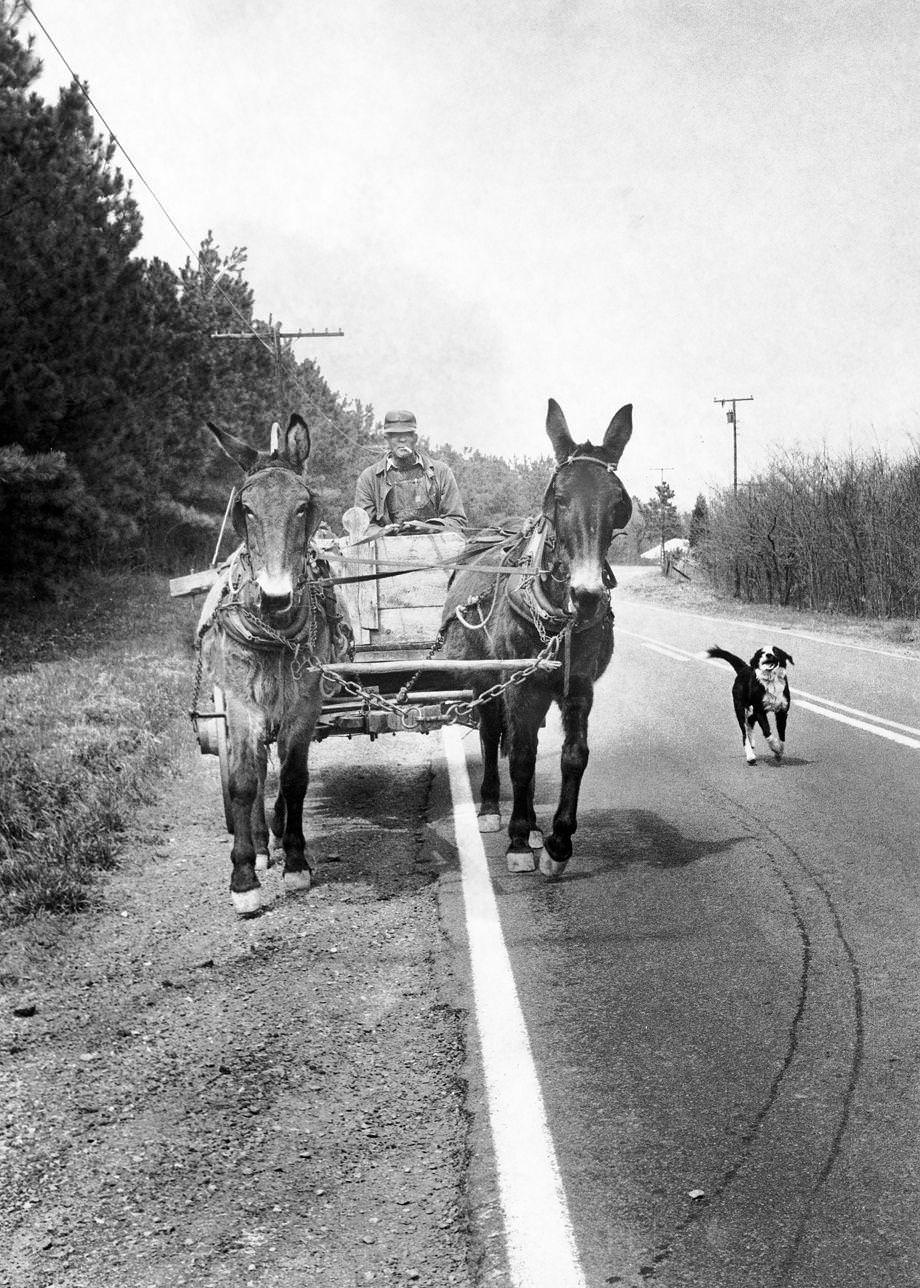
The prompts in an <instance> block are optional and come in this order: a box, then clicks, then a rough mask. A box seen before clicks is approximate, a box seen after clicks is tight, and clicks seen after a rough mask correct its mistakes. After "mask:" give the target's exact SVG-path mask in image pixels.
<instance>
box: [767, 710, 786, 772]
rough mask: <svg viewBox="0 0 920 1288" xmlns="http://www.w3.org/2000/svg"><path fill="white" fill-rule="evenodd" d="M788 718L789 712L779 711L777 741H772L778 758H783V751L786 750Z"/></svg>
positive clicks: (774, 753)
mask: <svg viewBox="0 0 920 1288" xmlns="http://www.w3.org/2000/svg"><path fill="white" fill-rule="evenodd" d="M786 719H787V714H786V712H785V711H777V713H776V742H775V743H774V742H771V743H770V746H771V747H772V748H773V755H774V756H775V757H776V759H777V760H782V758H783V752H784V751H785V750H786Z"/></svg>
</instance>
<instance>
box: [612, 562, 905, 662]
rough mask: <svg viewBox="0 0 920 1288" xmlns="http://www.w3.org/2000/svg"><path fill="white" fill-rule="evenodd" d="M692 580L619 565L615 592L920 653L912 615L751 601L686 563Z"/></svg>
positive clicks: (708, 613) (698, 611)
mask: <svg viewBox="0 0 920 1288" xmlns="http://www.w3.org/2000/svg"><path fill="white" fill-rule="evenodd" d="M685 568H686V571H687V572H689V574H690V580H689V581H687V580H685V579H684V578H683V577H681V576H679V575H677V574H675V573H673V572H672V573H671V575H670V576H668V577H664V576H663V575H662V574H661V572H660V570H659V569H658V568H657V567H653V568H652V569H648V568H642V569H635V570H634V569H632V568H631V567H627V568H621V567H617V568H616V569H615V572H616V575H617V578H618V580H619V589H618V590H617V591H616V592H615V594H616V595H623V596H628V597H629V598H632V599H644V600H647V601H648V602H649V603H657V604H661V605H662V606H664V607H673V608H680V609H682V610H684V611H685V612H688V613H700V614H702V615H703V616H713V617H737V618H739V619H740V618H744V619H745V620H746V621H752V620H753V621H758V622H763V623H764V624H766V625H768V626H775V627H776V628H777V629H780V628H783V629H787V630H797V631H813V632H815V633H816V634H823V635H835V636H838V637H839V638H841V639H844V640H847V641H849V642H864V643H870V644H874V645H876V646H878V647H880V648H892V649H894V650H896V651H900V652H904V653H914V654H915V653H920V621H917V620H916V619H914V618H907V617H881V618H873V617H853V616H850V615H848V614H846V613H830V612H828V613H817V612H811V611H808V610H805V609H796V608H788V607H787V608H784V607H782V606H779V605H776V604H760V603H747V602H742V601H741V600H738V599H733V598H728V597H726V596H723V595H719V594H717V593H716V591H714V590H713V588H712V586H711V584H710V582H709V579H708V578H707V576H706V574H705V572H704V571H703V570H702V569H701V568H698V567H695V566H693V565H691V564H687V565H685Z"/></svg>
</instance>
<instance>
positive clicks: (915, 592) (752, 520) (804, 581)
mask: <svg viewBox="0 0 920 1288" xmlns="http://www.w3.org/2000/svg"><path fill="white" fill-rule="evenodd" d="M699 505H700V503H699V502H697V509H695V510H694V519H693V521H692V523H691V530H690V537H691V542H692V545H693V547H694V550H695V553H696V557H697V559H698V561H699V562H700V564H701V565H702V566H703V568H704V569H705V570H706V571H707V572H708V573H709V575H710V577H711V579H712V582H713V585H714V586H715V588H716V589H717V590H719V591H721V592H723V593H725V594H729V595H735V596H737V597H739V598H741V599H745V600H749V601H758V602H766V603H776V604H782V605H791V606H793V607H796V608H810V609H817V610H822V611H827V610H834V611H841V612H846V613H853V614H857V615H868V616H876V617H879V616H880V617H886V616H910V617H915V616H916V615H917V613H918V611H920V449H918V448H917V447H914V448H913V450H912V451H911V452H909V453H908V454H907V456H906V457H905V458H903V459H901V460H898V461H891V460H889V458H888V457H887V456H886V455H885V454H884V453H882V452H868V453H863V454H856V453H854V452H850V453H849V454H847V455H844V456H840V457H831V456H829V455H828V454H827V453H826V452H813V453H808V452H804V451H801V450H794V451H788V452H784V453H782V454H780V455H777V456H775V457H774V458H773V460H772V461H771V463H770V465H769V467H768V469H767V470H766V471H765V472H764V473H763V474H760V475H758V476H757V477H756V478H753V479H751V480H750V482H748V483H742V484H740V485H739V488H738V494H737V496H734V495H733V494H732V493H731V492H730V491H724V492H721V493H719V494H717V495H716V496H715V497H714V498H713V500H712V501H711V502H710V503H709V505H708V507H704V510H703V512H702V513H698V508H699Z"/></svg>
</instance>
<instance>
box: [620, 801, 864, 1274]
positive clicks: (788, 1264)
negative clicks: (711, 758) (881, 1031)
mask: <svg viewBox="0 0 920 1288" xmlns="http://www.w3.org/2000/svg"><path fill="white" fill-rule="evenodd" d="M700 790H701V792H702V793H703V794H705V795H710V796H712V797H716V798H718V800H719V802H720V805H721V806H722V807H723V808H726V809H727V810H728V811H729V812H730V813H731V814H732V815H733V816H734V817H735V819H736V820H737V821H738V822H740V823H742V824H743V825H744V826H746V827H749V828H752V829H753V828H756V829H759V830H760V834H761V835H765V836H768V837H769V838H770V841H771V842H772V843H773V844H772V845H771V846H768V845H766V844H764V845H762V847H761V849H762V853H763V854H764V855H765V857H766V859H767V860H768V862H769V865H770V868H771V870H772V872H773V874H774V876H775V877H776V878H777V880H778V881H779V883H780V885H781V886H782V888H783V891H784V894H785V896H786V899H787V900H788V903H789V908H790V911H791V913H792V917H793V920H794V922H795V926H796V930H797V933H798V937H799V942H800V944H801V963H800V966H799V980H798V993H797V999H796V1007H795V1011H794V1013H793V1015H792V1017H791V1019H790V1020H789V1028H788V1036H787V1042H786V1050H785V1053H784V1056H783V1059H782V1063H781V1065H780V1068H779V1069H778V1070H777V1072H776V1073H775V1074H774V1077H773V1079H772V1081H771V1084H770V1087H769V1090H768V1092H767V1095H766V1096H765V1098H764V1101H763V1104H762V1105H761V1107H760V1108H759V1109H758V1111H757V1112H756V1114H755V1115H754V1117H753V1118H752V1120H751V1122H750V1126H749V1127H748V1128H747V1130H746V1131H745V1132H744V1134H743V1136H742V1137H741V1141H740V1146H739V1151H738V1156H737V1158H736V1159H735V1161H734V1162H733V1163H732V1164H731V1165H730V1166H729V1167H728V1168H727V1169H726V1171H725V1172H724V1174H723V1175H722V1177H721V1179H720V1180H719V1181H718V1183H717V1184H716V1185H715V1186H714V1187H713V1188H712V1189H711V1191H710V1192H709V1195H708V1201H707V1203H706V1204H705V1205H704V1206H694V1207H690V1208H688V1209H687V1211H686V1212H685V1214H684V1216H683V1217H682V1218H681V1219H680V1220H679V1221H678V1222H677V1223H676V1224H675V1226H674V1231H673V1234H672V1236H671V1238H670V1239H668V1240H662V1241H661V1242H660V1243H659V1244H658V1245H657V1246H656V1247H655V1249H654V1251H653V1252H652V1254H651V1255H650V1257H649V1263H650V1264H646V1265H643V1266H642V1267H641V1268H640V1272H639V1273H640V1275H641V1276H642V1279H643V1281H645V1282H649V1281H650V1280H651V1278H652V1277H653V1276H655V1275H656V1274H658V1273H659V1272H660V1271H661V1270H663V1269H664V1268H665V1266H666V1265H667V1263H668V1262H670V1261H672V1260H673V1259H674V1256H675V1253H676V1252H677V1251H678V1247H677V1245H678V1244H679V1242H680V1240H681V1238H682V1236H684V1235H686V1234H687V1233H688V1232H689V1231H690V1230H691V1229H693V1228H694V1227H696V1226H698V1225H699V1224H700V1222H701V1221H702V1220H703V1219H705V1218H706V1217H707V1216H708V1215H711V1213H712V1209H713V1206H714V1205H715V1204H716V1203H720V1202H723V1201H724V1200H725V1199H726V1196H728V1195H729V1192H730V1190H731V1187H732V1185H733V1183H734V1182H735V1180H736V1179H737V1178H738V1176H739V1174H740V1173H741V1172H742V1170H743V1168H744V1166H745V1164H746V1163H747V1162H748V1161H749V1160H750V1159H751V1157H752V1155H753V1153H754V1149H755V1146H756V1142H757V1139H758V1137H759V1136H760V1135H761V1133H762V1131H763V1129H764V1127H765V1124H766V1123H767V1120H768V1119H769V1117H770V1114H771V1112H772V1111H773V1109H774V1108H775V1107H776V1106H777V1104H778V1102H780V1100H781V1094H782V1091H783V1088H784V1084H785V1083H786V1081H787V1080H788V1076H789V1074H790V1071H791V1069H792V1066H793V1063H794V1061H795V1057H796V1055H797V1054H798V1049H799V1039H800V1036H801V1033H802V1025H803V1022H804V1018H805V1012H806V1009H807V1004H808V1001H809V993H810V983H811V980H812V975H813V968H814V966H815V964H816V963H815V946H814V939H813V936H812V935H811V934H810V933H809V929H808V925H807V923H806V915H805V912H804V911H803V908H802V905H801V901H800V899H799V898H798V897H797V896H796V893H795V891H794V890H793V888H792V885H791V884H790V882H789V881H788V880H787V878H786V876H785V875H784V873H783V871H782V867H783V857H781V856H785V859H786V862H787V863H788V862H790V861H791V863H792V864H793V865H794V866H795V867H796V868H797V869H798V870H799V872H800V873H801V874H802V876H803V877H804V878H805V881H806V882H807V883H808V884H809V885H810V886H811V887H812V888H813V889H814V891H815V892H816V893H817V894H818V896H819V897H820V900H821V902H822V903H823V904H824V906H825V908H826V910H827V914H828V917H829V920H830V925H831V927H832V930H833V936H834V938H835V939H836V941H837V942H838V944H839V946H840V948H841V949H842V953H843V956H844V958H845V960H846V963H847V967H848V972H849V976H850V984H851V992H852V1017H853V1034H852V1052H851V1054H850V1056H849V1060H848V1066H849V1067H848V1074H847V1084H846V1087H845V1088H844V1090H843V1092H842V1095H841V1104H840V1109H839V1110H838V1112H837V1120H836V1123H835V1126H834V1130H833V1134H832V1136H831V1140H830V1142H829V1144H828V1147H827V1153H826V1156H825V1158H824V1161H823V1163H822V1165H821V1167H820V1169H819V1170H818V1172H817V1174H816V1176H815V1178H814V1180H813V1181H812V1183H811V1186H810V1188H809V1192H808V1195H807V1197H806V1198H805V1200H804V1203H803V1205H802V1207H801V1210H800V1212H799V1214H798V1220H797V1222H796V1226H795V1233H794V1234H793V1236H792V1238H791V1240H790V1242H789V1246H788V1248H787V1250H786V1252H785V1254H784V1255H783V1257H782V1260H781V1261H780V1262H779V1264H778V1265H777V1267H776V1272H775V1275H774V1278H773V1285H774V1288H784V1285H785V1284H787V1283H788V1281H789V1277H790V1274H791V1272H792V1270H793V1268H794V1266H795V1262H796V1259H797V1257H798V1255H799V1251H800V1249H801V1245H802V1242H803V1240H804V1237H805V1233H806V1230H807V1228H808V1224H809V1221H810V1220H811V1216H812V1213H813V1211H814V1206H815V1203H816V1201H817V1197H818V1194H819V1192H820V1191H821V1189H822V1188H823V1187H824V1185H826V1183H827V1181H828V1178H829V1177H830V1175H831V1172H832V1171H833V1168H834V1164H835V1162H836V1161H837V1158H838V1157H839V1154H840V1150H841V1146H842V1143H843V1138H844V1135H845V1133H846V1129H847V1126H848V1125H849V1121H850V1117H851V1113H852V1107H853V1100H854V1096H855V1092H856V1086H857V1084H858V1081H859V1075H860V1071H861V1068H862V1063H863V1058H864V1052H865V1033H864V1004H863V993H862V980H861V976H860V971H859V966H858V963H857V961H856V956H855V954H854V952H853V949H852V946H851V945H850V942H849V940H848V939H847V937H846V933H845V931H844V929H843V923H842V921H841V919H840V914H839V912H838V910H837V906H836V904H835V903H834V900H833V898H832V896H831V894H830V892H829V891H828V889H827V887H826V886H825V885H824V883H823V882H822V881H821V879H820V878H819V877H818V876H816V875H815V874H814V873H813V872H812V871H811V870H810V868H809V867H808V865H807V863H806V862H805V860H804V859H803V858H802V856H801V855H800V854H799V853H798V851H797V850H796V849H795V848H794V847H793V846H792V845H790V844H789V842H788V841H787V840H786V839H785V838H784V837H782V836H781V835H780V834H779V833H778V832H777V831H776V830H775V829H774V828H773V827H772V826H771V825H770V824H769V823H768V822H767V821H766V820H765V819H762V818H760V817H759V816H758V815H757V814H756V813H754V811H752V810H750V809H748V808H746V807H745V806H742V805H740V804H739V802H738V801H736V800H735V799H734V798H733V797H731V796H729V795H728V794H725V793H723V792H721V791H719V789H718V788H714V787H711V786H708V787H706V788H705V789H704V788H702V787H701V788H700ZM774 851H775V852H774Z"/></svg>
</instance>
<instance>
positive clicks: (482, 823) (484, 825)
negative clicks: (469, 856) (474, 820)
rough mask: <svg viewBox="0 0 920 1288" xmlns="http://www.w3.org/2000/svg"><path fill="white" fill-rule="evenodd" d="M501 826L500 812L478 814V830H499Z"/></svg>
mask: <svg viewBox="0 0 920 1288" xmlns="http://www.w3.org/2000/svg"><path fill="white" fill-rule="evenodd" d="M501 828H502V816H501V814H480V815H479V830H480V832H500V831H501Z"/></svg>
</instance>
